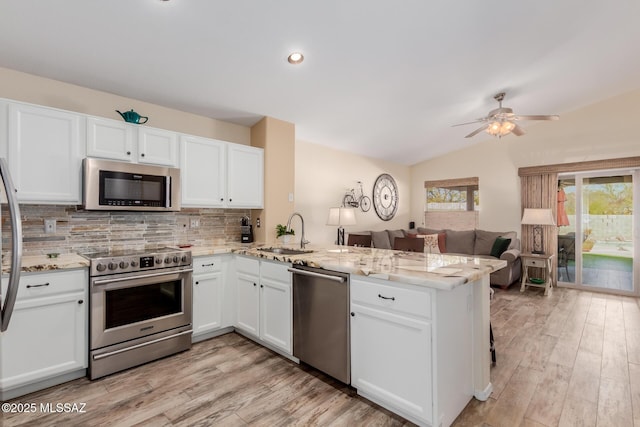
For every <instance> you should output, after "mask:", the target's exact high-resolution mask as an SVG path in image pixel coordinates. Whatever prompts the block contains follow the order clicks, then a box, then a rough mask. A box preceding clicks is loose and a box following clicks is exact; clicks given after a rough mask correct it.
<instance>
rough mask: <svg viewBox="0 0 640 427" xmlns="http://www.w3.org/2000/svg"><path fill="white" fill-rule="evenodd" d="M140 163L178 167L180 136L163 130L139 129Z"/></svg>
mask: <svg viewBox="0 0 640 427" xmlns="http://www.w3.org/2000/svg"><path fill="white" fill-rule="evenodd" d="M138 162H140V163H150V164H154V165H164V166H178V134H176V133H175V132H170V131H168V130H163V129H156V128H149V127H146V126H144V127H139V128H138Z"/></svg>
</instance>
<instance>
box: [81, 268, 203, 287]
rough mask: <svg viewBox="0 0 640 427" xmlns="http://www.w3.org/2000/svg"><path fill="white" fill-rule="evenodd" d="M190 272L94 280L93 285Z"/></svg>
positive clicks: (189, 269)
mask: <svg viewBox="0 0 640 427" xmlns="http://www.w3.org/2000/svg"><path fill="white" fill-rule="evenodd" d="M192 271H193V268H186V269H184V270H179V271H163V272H162V273H152V274H143V275H141V276H128V277H118V278H116V279H106V280H95V281H94V282H93V284H94V285H106V284H108V283H116V282H124V281H128V280H134V279H146V278H148V277H158V276H168V275H170V274H180V273H190V272H192Z"/></svg>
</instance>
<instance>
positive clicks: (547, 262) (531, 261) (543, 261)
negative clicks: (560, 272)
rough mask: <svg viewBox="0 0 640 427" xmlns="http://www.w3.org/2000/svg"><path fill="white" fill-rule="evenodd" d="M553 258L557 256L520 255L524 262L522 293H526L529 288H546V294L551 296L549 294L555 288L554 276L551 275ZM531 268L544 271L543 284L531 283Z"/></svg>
mask: <svg viewBox="0 0 640 427" xmlns="http://www.w3.org/2000/svg"><path fill="white" fill-rule="evenodd" d="M553 257H555V254H531V253H522V254H520V259H521V260H522V285H521V286H520V292H524V290H525V288H526V287H527V286H534V287H537V288H544V294H545V295H549V292H551V288H552V287H553V276H552V274H551V269H552V266H553V264H552V260H553ZM529 267H536V268H541V269H543V271H544V279H543V280H544V282H543V283H533V282H532V281H531V278H530V277H529Z"/></svg>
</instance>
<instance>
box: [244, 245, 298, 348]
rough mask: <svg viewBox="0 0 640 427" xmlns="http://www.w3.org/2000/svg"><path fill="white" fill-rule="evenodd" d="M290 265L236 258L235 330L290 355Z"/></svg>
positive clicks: (291, 313)
mask: <svg viewBox="0 0 640 427" xmlns="http://www.w3.org/2000/svg"><path fill="white" fill-rule="evenodd" d="M289 267H290V264H287V263H282V262H271V261H262V260H258V259H256V258H253V259H252V258H248V257H241V256H238V257H236V292H237V295H236V296H237V301H236V327H237V328H238V329H240V330H241V331H243V332H245V333H248V334H250V335H251V336H252V337H253V338H255V339H257V340H258V341H260V342H261V343H263V344H267V345H268V346H270V347H272V348H274V349H276V350H280V351H282V352H284V353H285V354H288V355H291V354H292V351H293V349H292V338H291V337H292V335H293V331H292V315H293V311H292V296H291V273H289V271H288V268H289Z"/></svg>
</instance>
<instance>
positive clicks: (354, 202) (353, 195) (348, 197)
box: [342, 181, 371, 212]
mask: <svg viewBox="0 0 640 427" xmlns="http://www.w3.org/2000/svg"><path fill="white" fill-rule="evenodd" d="M358 186H359V188H358V191H357V192H356V189H355V188H352V189H351V190H349V191H347V193H346V194H345V195H344V197H343V198H342V206H344V207H347V208H349V207H351V208H360V210H361V211H362V212H367V211H369V209H371V199H370V198H369V196H365V195H364V191H363V190H362V181H358Z"/></svg>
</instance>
